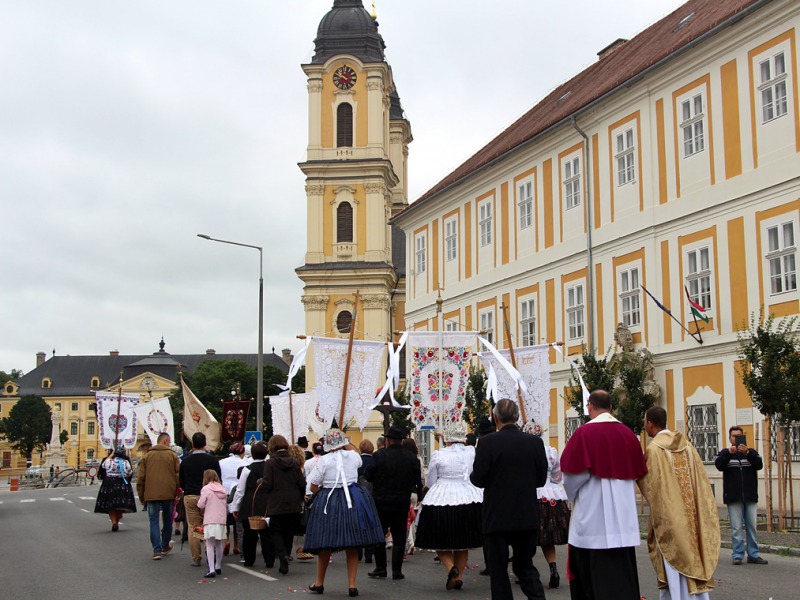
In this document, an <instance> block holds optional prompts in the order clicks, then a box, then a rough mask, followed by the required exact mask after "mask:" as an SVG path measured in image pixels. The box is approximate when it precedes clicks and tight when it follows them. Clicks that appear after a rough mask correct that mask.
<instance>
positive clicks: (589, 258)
mask: <svg viewBox="0 0 800 600" xmlns="http://www.w3.org/2000/svg"><path fill="white" fill-rule="evenodd" d="M570 121H571V122H572V127H573V128H574V129H575V131H577V132H578V133H579V134H580V135H581V137H582V138H583V141H584V144H583V146H584V156H585V157H586V160H585V162H584V165H585V166H584V172H585V173H586V185H585V186H583V187H584V188H585V190H586V191H585V193H584V195H583V197H584V199H585V204H586V208H585V209H584V214H585V215H586V317H587V321H589V322H588V323H587V325H588V326H587V328H586V329H587V332H588V334H589V336H588V339H589V343H588V344H587V346H588V349H589V352H592V353H594V352H595V350H596V348H595V318H594V256H593V254H592V227H593V224H592V192H591V189H592V169H591V166H590V165H591V164H592V163H591V153H590V150H589V136H587V135H586V134H585V133H584V132H583V130H582V129H581V128H580V127H578V121H577V119H575V116H572V118H571V119H570Z"/></svg>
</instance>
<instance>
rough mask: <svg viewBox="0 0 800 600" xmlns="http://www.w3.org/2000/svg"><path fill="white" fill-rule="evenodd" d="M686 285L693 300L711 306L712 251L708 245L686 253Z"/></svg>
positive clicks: (704, 305)
mask: <svg viewBox="0 0 800 600" xmlns="http://www.w3.org/2000/svg"><path fill="white" fill-rule="evenodd" d="M686 287H687V288H688V289H689V296H691V298H692V301H693V302H697V304H699V305H700V306H702V307H703V308H704V309H706V310H708V309H710V308H711V252H710V250H709V248H708V246H705V247H703V248H695V249H694V250H689V251H688V252H687V253H686Z"/></svg>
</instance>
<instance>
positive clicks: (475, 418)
mask: <svg viewBox="0 0 800 600" xmlns="http://www.w3.org/2000/svg"><path fill="white" fill-rule="evenodd" d="M491 409H492V407H491V404H490V402H489V401H487V400H486V372H485V371H484V370H483V369H482V368H477V367H470V368H469V380H468V382H467V393H466V398H465V399H464V413H463V418H464V420H465V421H466V422H467V423H469V427H470V429H472V431H478V425H479V424H480V422H481V420H482V419H485V418H486V417H488V416H489V411H490V410H491Z"/></svg>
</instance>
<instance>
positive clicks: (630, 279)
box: [619, 267, 642, 327]
mask: <svg viewBox="0 0 800 600" xmlns="http://www.w3.org/2000/svg"><path fill="white" fill-rule="evenodd" d="M640 274H641V272H640V270H639V267H631V268H629V269H624V270H621V271H620V272H619V303H620V312H621V313H622V322H623V323H624V324H625V325H627V326H628V327H638V326H639V325H641V324H642V294H641V289H642V288H641V287H640V286H639V282H640V281H641V279H640Z"/></svg>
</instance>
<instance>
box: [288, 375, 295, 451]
mask: <svg viewBox="0 0 800 600" xmlns="http://www.w3.org/2000/svg"><path fill="white" fill-rule="evenodd" d="M289 427H290V428H291V432H292V439H291V441H290V442H289V445H292V444H294V443H295V442H296V441H297V438H295V437H294V411H293V410H292V388H289Z"/></svg>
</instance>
